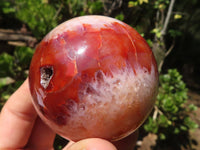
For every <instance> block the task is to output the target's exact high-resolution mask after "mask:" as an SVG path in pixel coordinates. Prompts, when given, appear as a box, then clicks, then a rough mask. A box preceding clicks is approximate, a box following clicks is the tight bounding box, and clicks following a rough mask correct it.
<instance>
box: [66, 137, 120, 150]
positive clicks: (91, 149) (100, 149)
mask: <svg viewBox="0 0 200 150" xmlns="http://www.w3.org/2000/svg"><path fill="white" fill-rule="evenodd" d="M63 150H117V149H116V147H115V146H114V145H113V144H112V143H110V142H108V141H106V140H103V139H99V138H89V139H84V140H81V141H78V142H76V143H73V144H71V145H70V146H67V147H65V148H64V149H63Z"/></svg>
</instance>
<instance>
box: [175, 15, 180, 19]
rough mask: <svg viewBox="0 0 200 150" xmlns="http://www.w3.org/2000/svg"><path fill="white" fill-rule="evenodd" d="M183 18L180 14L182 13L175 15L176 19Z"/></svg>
mask: <svg viewBox="0 0 200 150" xmlns="http://www.w3.org/2000/svg"><path fill="white" fill-rule="evenodd" d="M181 18H182V15H180V14H175V15H174V19H181Z"/></svg>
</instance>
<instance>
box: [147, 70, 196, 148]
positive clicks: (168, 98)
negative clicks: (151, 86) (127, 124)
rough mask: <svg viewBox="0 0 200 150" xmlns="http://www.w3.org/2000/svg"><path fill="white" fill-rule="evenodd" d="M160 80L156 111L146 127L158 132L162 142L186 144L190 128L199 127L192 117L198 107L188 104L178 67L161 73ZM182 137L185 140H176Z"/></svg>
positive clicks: (159, 141)
mask: <svg viewBox="0 0 200 150" xmlns="http://www.w3.org/2000/svg"><path fill="white" fill-rule="evenodd" d="M159 80H160V87H159V92H158V96H157V101H156V105H155V108H154V112H153V114H152V116H150V117H149V118H148V121H147V122H146V124H145V125H144V129H145V130H146V132H151V133H155V134H157V135H158V143H160V144H161V143H162V144H163V143H168V144H170V145H173V144H175V145H179V144H180V145H183V144H186V141H185V140H186V139H187V137H188V136H186V135H188V133H189V130H194V129H196V128H198V124H196V123H195V122H194V121H192V119H191V118H190V115H191V114H192V113H194V111H195V110H196V109H197V107H196V106H195V105H193V104H188V101H187V99H188V97H187V88H186V85H185V83H184V82H183V81H182V76H181V75H180V73H179V72H178V71H177V70H176V69H169V70H168V73H167V74H162V75H160V77H159ZM181 137H184V141H181V140H179V141H177V140H176V139H181ZM174 142H176V143H174ZM181 142H182V143H181ZM187 144H188V143H187Z"/></svg>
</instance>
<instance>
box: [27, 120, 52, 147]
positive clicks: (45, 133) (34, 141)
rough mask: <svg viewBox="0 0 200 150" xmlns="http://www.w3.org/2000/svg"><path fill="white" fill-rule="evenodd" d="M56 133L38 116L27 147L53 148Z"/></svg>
mask: <svg viewBox="0 0 200 150" xmlns="http://www.w3.org/2000/svg"><path fill="white" fill-rule="evenodd" d="M54 139H55V133H54V132H53V131H52V130H51V129H50V128H49V127H48V126H47V125H46V124H44V122H43V121H42V120H41V119H40V118H39V117H38V118H37V119H36V122H35V125H34V127H33V130H32V134H31V136H30V138H29V142H28V144H27V146H26V147H27V148H29V149H30V148H31V149H52V148H53V142H54Z"/></svg>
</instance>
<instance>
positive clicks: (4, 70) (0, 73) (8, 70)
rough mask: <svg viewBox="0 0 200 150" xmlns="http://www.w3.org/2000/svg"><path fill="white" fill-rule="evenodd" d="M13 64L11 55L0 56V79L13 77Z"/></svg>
mask: <svg viewBox="0 0 200 150" xmlns="http://www.w3.org/2000/svg"><path fill="white" fill-rule="evenodd" d="M13 62H14V58H13V57H12V56H11V55H9V54H7V53H3V54H1V55H0V68H1V69H0V77H7V76H11V77H12V76H13V75H14V71H13V67H14V65H13Z"/></svg>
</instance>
